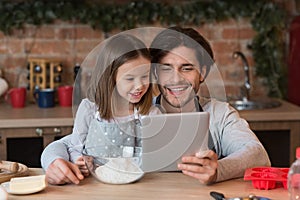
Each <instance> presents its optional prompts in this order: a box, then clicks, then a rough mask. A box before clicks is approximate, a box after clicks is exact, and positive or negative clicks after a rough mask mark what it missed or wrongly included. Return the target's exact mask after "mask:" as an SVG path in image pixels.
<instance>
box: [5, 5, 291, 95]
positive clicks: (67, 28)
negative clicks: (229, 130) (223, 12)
mask: <svg viewBox="0 0 300 200" xmlns="http://www.w3.org/2000/svg"><path fill="white" fill-rule="evenodd" d="M289 5H291V4H289ZM152 26H153V25H152ZM194 28H196V29H197V30H198V31H199V32H200V33H202V34H203V35H204V36H205V37H206V38H207V39H208V40H209V41H210V43H211V45H212V48H213V50H214V53H215V62H216V65H217V66H218V69H219V71H220V73H221V76H222V79H223V82H224V85H225V89H226V94H227V95H228V97H230V98H236V97H238V96H239V95H240V87H241V86H242V85H243V81H244V71H243V63H242V62H241V59H233V58H232V54H233V52H234V51H242V52H243V53H244V54H245V55H246V57H247V59H248V62H249V65H250V81H251V83H252V85H253V87H252V90H251V94H252V96H266V95H267V90H266V88H265V87H262V79H261V78H258V77H256V76H255V72H254V68H253V65H254V63H253V58H252V53H251V50H249V49H248V48H247V45H249V44H250V43H251V40H252V38H253V36H254V35H255V34H256V33H255V32H254V31H253V29H252V28H251V24H250V21H249V20H248V19H239V20H228V21H223V22H219V23H209V24H205V25H204V26H201V27H194ZM111 34H113V33H111ZM104 38H105V37H104V33H103V32H102V31H101V30H93V29H92V28H91V27H89V26H88V25H83V24H72V23H68V22H63V21H57V22H55V23H54V24H51V25H43V26H41V27H35V26H30V25H27V26H25V28H24V29H22V30H14V32H13V34H12V35H9V36H8V35H4V34H3V33H2V32H0V69H2V71H4V75H5V79H6V80H7V81H8V82H9V85H10V87H16V86H27V84H28V80H27V78H26V77H27V74H28V70H27V58H28V57H35V58H51V59H58V60H61V61H62V64H63V74H62V84H73V67H74V66H75V63H81V62H82V61H83V60H84V58H85V57H86V56H87V55H88V53H89V52H90V51H91V50H92V49H93V48H94V47H95V46H96V45H97V44H99V43H100V42H101V41H103V40H104ZM216 84H218V83H216Z"/></svg>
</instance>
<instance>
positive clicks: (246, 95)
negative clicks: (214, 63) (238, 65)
mask: <svg viewBox="0 0 300 200" xmlns="http://www.w3.org/2000/svg"><path fill="white" fill-rule="evenodd" d="M232 56H233V58H234V59H237V58H238V57H241V59H242V61H243V64H244V72H245V82H244V86H243V88H242V99H243V101H248V100H249V97H250V88H251V85H250V79H249V65H248V61H247V59H246V57H245V55H244V54H243V53H242V52H240V51H235V52H233V55H232Z"/></svg>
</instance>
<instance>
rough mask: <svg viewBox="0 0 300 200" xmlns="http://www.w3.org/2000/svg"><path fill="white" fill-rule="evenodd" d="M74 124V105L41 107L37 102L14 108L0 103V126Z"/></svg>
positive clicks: (20, 126) (21, 126) (22, 126)
mask: <svg viewBox="0 0 300 200" xmlns="http://www.w3.org/2000/svg"><path fill="white" fill-rule="evenodd" d="M50 126H73V114H72V107H60V106H58V105H57V106H55V107H52V108H39V107H38V106H37V105H36V104H29V105H26V106H25V107H24V108H12V107H11V106H10V105H8V104H4V103H2V104H0V128H26V127H50Z"/></svg>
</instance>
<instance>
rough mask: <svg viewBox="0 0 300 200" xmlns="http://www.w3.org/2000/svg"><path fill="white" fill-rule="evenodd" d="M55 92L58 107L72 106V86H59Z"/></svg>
mask: <svg viewBox="0 0 300 200" xmlns="http://www.w3.org/2000/svg"><path fill="white" fill-rule="evenodd" d="M57 92H58V102H59V105H60V106H63V107H69V106H72V97H73V86H70V85H65V86H60V87H58V89H57Z"/></svg>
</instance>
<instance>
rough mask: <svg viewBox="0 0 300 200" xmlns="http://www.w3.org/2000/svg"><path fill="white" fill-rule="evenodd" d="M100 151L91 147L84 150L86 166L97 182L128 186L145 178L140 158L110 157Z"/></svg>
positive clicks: (116, 155) (133, 156)
mask: <svg viewBox="0 0 300 200" xmlns="http://www.w3.org/2000/svg"><path fill="white" fill-rule="evenodd" d="M101 148H102V147H100V149H101ZM104 148H105V147H104ZM122 148H126V147H122ZM98 149H99V148H98V147H89V148H85V149H84V150H83V155H84V156H83V157H84V161H85V163H86V166H87V167H88V169H89V171H90V173H91V174H92V175H93V176H94V177H95V178H96V179H97V180H99V181H101V182H103V183H108V184H128V183H133V182H136V181H138V180H139V179H141V178H142V177H143V176H144V172H143V171H142V170H141V158H140V157H139V156H135V155H132V156H123V155H118V154H114V155H108V154H103V153H102V152H103V151H101V150H100V151H98ZM125 151H126V150H125Z"/></svg>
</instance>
